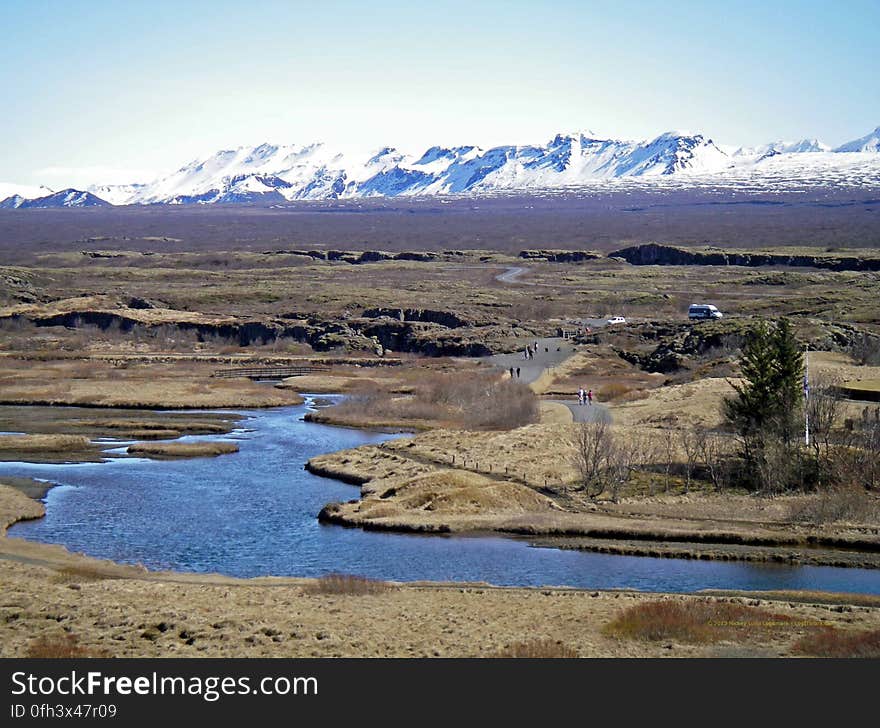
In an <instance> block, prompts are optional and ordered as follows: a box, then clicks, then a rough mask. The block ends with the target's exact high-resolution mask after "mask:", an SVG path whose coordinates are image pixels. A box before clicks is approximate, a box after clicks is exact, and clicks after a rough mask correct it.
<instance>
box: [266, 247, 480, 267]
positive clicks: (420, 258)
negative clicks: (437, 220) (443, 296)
mask: <svg viewBox="0 0 880 728" xmlns="http://www.w3.org/2000/svg"><path fill="white" fill-rule="evenodd" d="M263 255H298V256H302V257H305V258H311V259H312V260H322V261H328V262H331V263H332V262H340V263H350V264H352V265H359V264H361V263H381V262H383V261H389V260H390V261H395V260H403V261H415V262H417V263H433V262H436V261H444V260H458V259H460V258H462V257H465V256H470V255H472V253H469V252H465V251H462V250H446V251H443V252H439V253H438V252H432V251H426V250H404V251H401V252H397V253H390V252H387V251H384V250H365V251H363V252H360V251H356V250H267V251H265V252H264V253H263Z"/></svg>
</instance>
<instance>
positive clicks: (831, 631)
mask: <svg viewBox="0 0 880 728" xmlns="http://www.w3.org/2000/svg"><path fill="white" fill-rule="evenodd" d="M793 650H794V652H796V653H798V654H801V655H809V656H811V657H836V658H850V657H867V658H874V659H877V658H880V629H874V630H865V631H861V630H860V631H851V630H843V629H837V628H826V629H822V630H820V631H818V632H815V633H813V634H808V635H806V636H804V637H802V638H801V639H799V640H798V641H797V642H795V644H794V647H793Z"/></svg>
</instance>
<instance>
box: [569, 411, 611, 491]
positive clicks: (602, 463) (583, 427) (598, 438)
mask: <svg viewBox="0 0 880 728" xmlns="http://www.w3.org/2000/svg"><path fill="white" fill-rule="evenodd" d="M572 445H573V447H574V457H573V461H574V462H573V464H574V467H575V468H576V470H577V472H578V476H579V478H578V479H579V485H580V488H581V490H583V491H584V492H585V493H586V495H587V496H588V497H589V498H598V497H599V496H600V495H601V494H602V493H603V492H604V491H605V489H606V487H607V486H608V484H609V481H610V479H611V470H612V468H613V467H614V462H615V459H616V457H617V452H616V446H615V441H614V433H613V432H612V429H611V423H610V422H608V419H607V418H602V419H599V420H597V421H596V422H583V423H581V424H580V425H579V426H578V427H577V430H576V431H575V436H574V441H573V443H572Z"/></svg>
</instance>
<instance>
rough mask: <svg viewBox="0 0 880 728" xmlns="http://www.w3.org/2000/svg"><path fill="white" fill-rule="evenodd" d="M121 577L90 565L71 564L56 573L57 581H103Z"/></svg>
mask: <svg viewBox="0 0 880 728" xmlns="http://www.w3.org/2000/svg"><path fill="white" fill-rule="evenodd" d="M118 578H120V577H118V576H116V575H114V574H110V573H107V572H106V571H104V570H101V569H97V568H95V567H94V566H88V565H71V566H65V567H63V568H61V569H58V570H57V571H56V574H55V581H59V582H62V583H73V582H81V581H102V580H104V579H118Z"/></svg>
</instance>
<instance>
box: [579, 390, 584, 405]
mask: <svg viewBox="0 0 880 728" xmlns="http://www.w3.org/2000/svg"><path fill="white" fill-rule="evenodd" d="M583 403H584V388H583V387H581V388H580V389H579V390H578V404H580V405H583Z"/></svg>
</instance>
